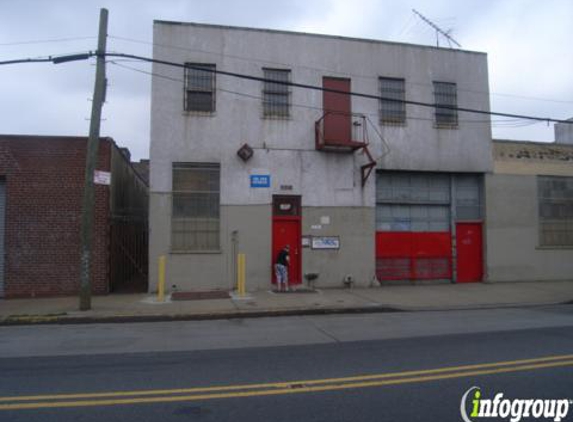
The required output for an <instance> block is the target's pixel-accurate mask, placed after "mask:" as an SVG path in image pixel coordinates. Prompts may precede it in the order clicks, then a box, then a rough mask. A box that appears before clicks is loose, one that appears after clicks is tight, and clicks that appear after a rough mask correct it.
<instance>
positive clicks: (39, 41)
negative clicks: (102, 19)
mask: <svg viewBox="0 0 573 422" xmlns="http://www.w3.org/2000/svg"><path fill="white" fill-rule="evenodd" d="M93 39H97V37H74V38H54V39H50V40H34V41H17V42H5V43H0V46H2V47H8V46H15V45H27V44H50V43H58V42H70V41H82V40H93Z"/></svg>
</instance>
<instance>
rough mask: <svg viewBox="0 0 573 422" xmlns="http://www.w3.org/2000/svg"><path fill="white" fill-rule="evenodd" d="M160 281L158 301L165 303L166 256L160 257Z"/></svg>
mask: <svg viewBox="0 0 573 422" xmlns="http://www.w3.org/2000/svg"><path fill="white" fill-rule="evenodd" d="M158 261H159V280H158V284H157V301H158V302H165V255H161V256H160V257H159V260H158Z"/></svg>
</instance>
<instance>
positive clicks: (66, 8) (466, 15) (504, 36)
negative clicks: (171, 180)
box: [0, 0, 573, 160]
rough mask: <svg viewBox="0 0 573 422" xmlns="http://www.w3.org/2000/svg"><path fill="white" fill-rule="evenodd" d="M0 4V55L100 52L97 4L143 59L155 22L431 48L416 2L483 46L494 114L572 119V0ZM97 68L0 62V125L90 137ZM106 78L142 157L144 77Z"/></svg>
mask: <svg viewBox="0 0 573 422" xmlns="http://www.w3.org/2000/svg"><path fill="white" fill-rule="evenodd" d="M0 6H1V8H0V10H1V13H0V61H3V60H10V59H19V58H29V57H40V56H47V55H58V54H69V53H76V52H84V51H88V50H95V48H96V44H97V39H96V38H97V28H98V17H99V9H100V8H101V7H105V8H107V9H108V10H109V29H108V34H109V39H108V50H110V51H115V52H122V53H132V54H139V55H145V56H151V44H150V43H151V42H152V22H153V20H154V19H162V20H175V21H184V22H201V23H213V24H223V25H236V26H249V27H258V28H271V29H281V30H289V31H305V32H314V33H323V34H332V35H341V36H351V37H361V38H373V39H380V40H389V41H398V42H406V43H416V44H427V45H435V43H436V35H435V31H433V30H432V29H431V28H430V27H429V26H428V25H427V24H425V23H423V22H422V21H421V20H420V19H419V18H417V17H416V16H415V15H414V14H413V13H412V9H413V8H414V9H417V10H418V11H419V12H421V13H422V14H424V15H425V16H426V17H428V18H429V19H431V20H432V21H434V22H435V23H436V24H437V25H439V26H440V27H441V28H443V29H444V30H447V31H451V34H452V35H453V37H454V38H455V39H456V40H457V41H458V42H459V43H460V44H461V45H462V47H463V48H464V49H467V50H473V51H483V52H486V53H488V61H489V76H490V91H491V108H492V110H494V111H499V112H507V113H513V114H526V115H535V116H542V117H552V118H557V119H567V118H570V117H573V77H572V75H573V47H572V46H571V44H572V42H573V23H572V22H573V0H353V1H350V0H277V1H271V0H234V1H233V0H205V1H203V0H156V1H153V0H107V1H104V0H100V1H92V0H82V1H77V0H49V1H48V0H0ZM127 39H129V40H127ZM441 45H446V43H445V41H444V40H441ZM124 65H128V66H130V67H137V68H139V69H142V70H150V66H149V65H145V64H137V63H129V64H124ZM94 72H95V67H94V61H93V60H91V61H84V62H74V63H65V64H59V65H53V64H51V63H39V64H20V65H10V66H0V133H4V134H8V133H10V134H12V133H13V134H46V135H47V134H49V135H87V133H88V128H89V121H88V117H89V115H90V110H91V102H90V97H91V95H92V91H93V82H94ZM107 74H108V80H109V87H108V96H107V103H106V104H105V107H104V112H103V117H104V119H105V121H103V123H102V131H101V133H102V135H104V136H111V137H113V138H114V139H115V140H116V141H117V142H118V143H119V144H120V145H124V146H127V147H129V148H130V150H131V151H132V156H133V158H134V159H136V160H137V159H141V158H146V157H148V155H149V106H150V87H151V80H150V77H149V76H148V75H145V74H143V73H138V72H135V71H133V70H130V69H126V68H125V67H119V66H117V65H113V64H109V66H108V69H107ZM460 105H461V106H463V104H460ZM492 124H493V135H494V137H496V138H504V139H521V140H534V141H551V140H553V126H552V125H547V124H546V123H532V122H527V121H521V120H508V119H494V121H493V123H492Z"/></svg>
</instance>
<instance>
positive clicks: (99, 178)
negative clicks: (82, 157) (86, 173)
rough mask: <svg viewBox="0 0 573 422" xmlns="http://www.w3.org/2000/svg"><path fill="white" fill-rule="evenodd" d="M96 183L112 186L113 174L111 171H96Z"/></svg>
mask: <svg viewBox="0 0 573 422" xmlns="http://www.w3.org/2000/svg"><path fill="white" fill-rule="evenodd" d="M94 183H95V184H96V185H108V186H109V185H111V173H110V172H109V171H101V170H95V171H94Z"/></svg>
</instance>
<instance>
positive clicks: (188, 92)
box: [184, 63, 215, 113]
mask: <svg viewBox="0 0 573 422" xmlns="http://www.w3.org/2000/svg"><path fill="white" fill-rule="evenodd" d="M214 70H215V65H214V64H204V63H186V64H185V103H184V107H185V111H199V112H205V113H212V112H214V111H215V72H213V71H214Z"/></svg>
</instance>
